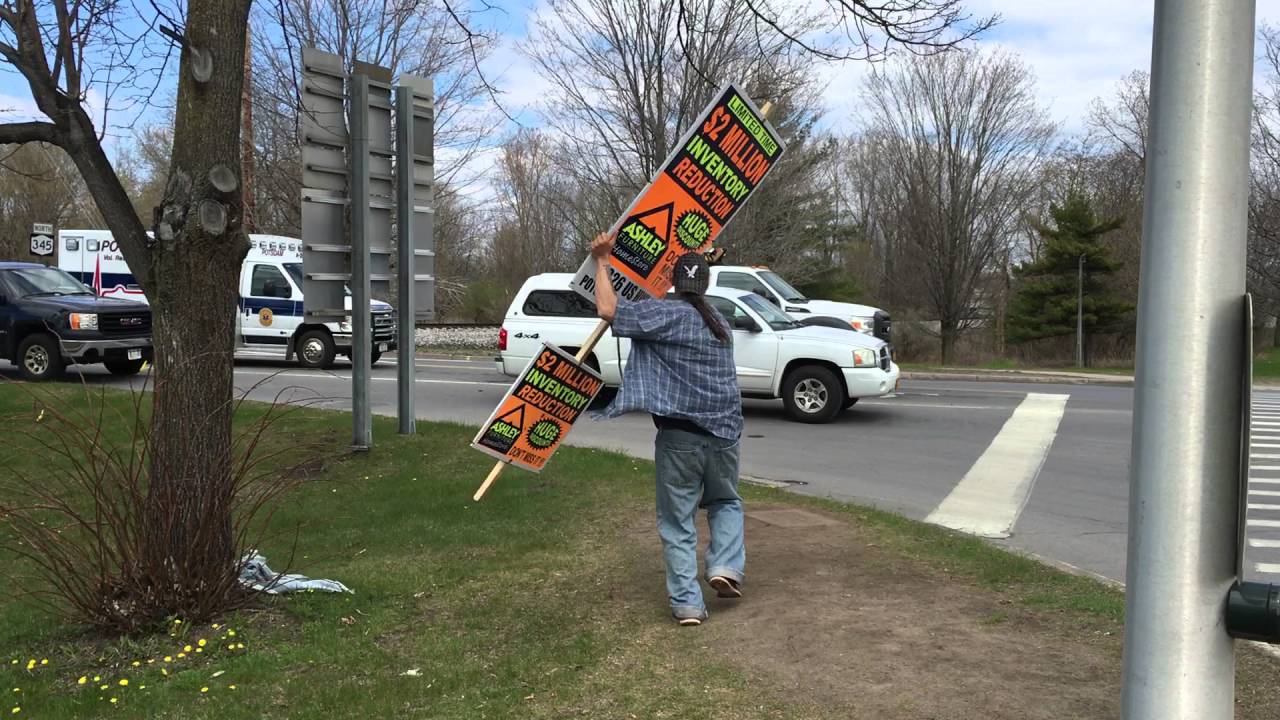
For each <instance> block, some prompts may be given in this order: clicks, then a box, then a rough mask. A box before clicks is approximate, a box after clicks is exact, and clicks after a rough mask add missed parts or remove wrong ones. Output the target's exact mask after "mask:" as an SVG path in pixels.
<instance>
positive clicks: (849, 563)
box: [587, 505, 1280, 720]
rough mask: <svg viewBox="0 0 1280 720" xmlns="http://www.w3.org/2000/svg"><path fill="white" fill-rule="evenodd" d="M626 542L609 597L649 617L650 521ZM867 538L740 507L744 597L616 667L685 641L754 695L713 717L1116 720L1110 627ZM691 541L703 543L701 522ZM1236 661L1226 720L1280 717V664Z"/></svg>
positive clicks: (844, 522)
mask: <svg viewBox="0 0 1280 720" xmlns="http://www.w3.org/2000/svg"><path fill="white" fill-rule="evenodd" d="M625 535H626V538H625V540H624V543H623V544H624V546H625V549H624V551H623V553H622V557H621V558H619V559H621V560H622V567H619V568H618V569H617V571H616V572H617V574H618V575H619V576H618V577H614V578H611V584H612V585H613V586H614V587H615V588H616V587H618V586H619V585H621V586H628V585H631V586H634V584H636V583H639V584H641V585H642V586H643V585H644V584H648V585H649V586H655V585H656V587H642V588H641V589H642V595H643V596H644V600H649V599H651V600H652V602H653V603H656V604H658V605H659V607H658V608H657V609H656V610H655V608H652V607H650V608H641V607H639V606H640V605H643V604H644V602H643V601H642V602H630V603H628V608H629V610H628V611H627V612H629V613H635V612H645V613H648V612H650V611H652V612H653V614H654V616H655V618H656V617H657V616H658V615H659V614H660V612H661V611H662V608H661V603H662V602H663V601H664V600H665V592H664V591H663V588H662V585H661V583H662V575H661V562H662V561H661V555H660V552H659V545H658V541H657V538H656V533H655V531H654V530H653V528H652V526H651V520H649V519H648V518H645V519H644V520H643V521H641V520H637V521H635V522H634V523H631V524H629V526H628V527H627V528H626V530H625ZM868 535H869V533H868V532H867V531H864V530H862V529H860V528H858V527H857V526H855V525H853V524H851V523H850V522H849V521H848V518H847V517H838V516H835V515H827V514H824V513H822V512H817V511H811V510H807V509H806V510H800V509H797V508H794V507H787V506H762V505H756V506H752V507H750V508H749V511H748V520H747V553H748V560H747V583H746V585H745V592H746V596H745V597H744V598H743V599H742V600H738V601H727V600H720V599H717V598H715V597H714V594H713V593H707V594H708V597H709V601H708V605H709V610H710V613H711V618H710V621H709V622H708V623H707V624H705V625H703V626H702V627H700V628H695V629H687V628H683V629H682V628H675V627H674V626H672V625H669V624H662V625H661V627H654V628H653V629H652V631H651V632H649V631H647V632H646V635H649V636H650V637H648V638H637V640H636V641H635V643H634V645H633V649H632V650H630V651H628V653H644V652H647V649H651V648H652V647H655V646H666V647H670V644H671V643H672V642H675V643H682V644H684V643H687V645H688V647H690V648H695V653H696V652H697V651H703V653H704V654H709V655H710V656H714V657H716V658H717V659H719V660H723V661H726V662H728V663H730V664H731V665H732V666H734V667H736V668H738V669H740V670H741V671H742V672H744V673H745V674H746V676H747V677H748V678H749V681H748V686H749V687H750V688H751V691H750V692H745V693H742V694H741V695H738V694H734V695H731V696H730V698H739V699H740V700H742V701H747V700H748V699H750V701H751V702H755V701H757V700H761V699H767V700H768V701H769V702H768V703H767V705H765V704H762V705H760V706H759V709H753V708H754V707H755V706H752V705H747V706H746V707H743V706H738V707H736V708H735V707H733V705H732V703H733V702H734V700H732V699H729V700H728V701H727V702H729V703H730V704H729V705H726V712H725V714H724V717H737V718H750V717H786V718H867V719H871V718H875V719H877V720H898V719H902V720H907V719H908V718H909V719H911V720H926V719H937V720H943V719H945V720H961V719H965V718H974V719H975V720H977V719H979V718H980V719H982V720H998V719H1004V718H1007V719H1008V720H1028V719H1038V718H1044V719H1045V720H1048V719H1053V720H1065V719H1067V718H1116V717H1119V698H1120V664H1121V646H1122V640H1121V637H1120V633H1119V630H1120V628H1118V627H1115V628H1110V629H1108V627H1109V626H1108V624H1107V622H1106V621H1099V622H1097V623H1092V622H1083V623H1082V622H1079V621H1073V620H1072V619H1071V616H1069V615H1068V614H1065V613H1056V612H1048V611H1044V610H1037V609H1031V608H1027V607H1024V606H1020V605H1015V604H1013V603H1012V602H1010V601H1009V600H1007V599H1005V598H1002V596H1001V595H1000V593H999V592H996V591H992V590H988V589H985V588H981V587H977V586H975V585H973V584H971V583H967V582H965V581H962V580H957V579H955V578H953V577H950V576H949V575H948V573H946V572H944V571H943V570H940V569H935V568H930V567H922V566H921V564H920V563H917V562H914V561H910V560H907V561H904V560H903V559H902V558H900V557H897V556H895V555H891V554H890V553H889V552H888V551H886V550H884V549H881V548H879V547H878V546H877V545H876V543H875V538H874V537H869V536H868ZM699 536H700V537H702V538H706V537H707V532H706V525H705V522H703V521H700V528H699ZM704 590H705V588H704ZM625 654H627V653H624V655H625ZM1238 655H1239V657H1240V658H1241V659H1240V670H1239V672H1238V676H1239V680H1240V684H1241V689H1240V691H1238V693H1237V696H1238V698H1239V701H1238V712H1237V717H1240V718H1249V719H1251V720H1252V719H1254V718H1257V719H1258V720H1262V719H1263V718H1266V719H1267V720H1273V719H1274V718H1275V717H1277V716H1278V715H1280V704H1278V703H1280V692H1278V690H1280V684H1277V683H1276V682H1275V680H1274V678H1275V677H1276V676H1277V671H1280V662H1277V661H1275V660H1274V659H1272V658H1270V657H1264V656H1262V655H1261V654H1260V653H1259V652H1257V651H1256V650H1253V649H1252V648H1246V647H1242V648H1241V651H1240V652H1239V653H1238ZM696 659H697V658H696V657H695V658H691V660H694V661H696ZM633 662H643V661H642V660H640V659H639V658H638V657H632V658H630V660H628V658H626V657H618V658H614V665H615V667H614V668H613V669H614V670H615V671H625V668H626V667H627V666H629V665H631V664H632V663H633ZM675 671H676V672H678V668H677V669H676V670H675ZM769 707H771V708H772V709H767V708H769ZM779 708H781V709H779ZM587 714H591V713H587Z"/></svg>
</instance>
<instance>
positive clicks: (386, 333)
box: [373, 312, 396, 341]
mask: <svg viewBox="0 0 1280 720" xmlns="http://www.w3.org/2000/svg"><path fill="white" fill-rule="evenodd" d="M395 336H396V314H395V313H393V312H384V313H374V314H373V339H375V340H379V341H386V340H392V339H395Z"/></svg>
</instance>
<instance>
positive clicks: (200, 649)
mask: <svg viewBox="0 0 1280 720" xmlns="http://www.w3.org/2000/svg"><path fill="white" fill-rule="evenodd" d="M196 652H198V653H202V652H204V648H196Z"/></svg>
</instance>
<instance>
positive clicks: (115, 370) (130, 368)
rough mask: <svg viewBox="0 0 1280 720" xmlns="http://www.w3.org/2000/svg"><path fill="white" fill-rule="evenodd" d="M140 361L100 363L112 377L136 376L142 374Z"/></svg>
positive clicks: (108, 361)
mask: <svg viewBox="0 0 1280 720" xmlns="http://www.w3.org/2000/svg"><path fill="white" fill-rule="evenodd" d="M142 363H143V361H142V360H107V361H106V362H104V363H102V364H103V365H105V366H106V367H107V372H109V373H111V374H112V375H137V374H138V373H140V372H142Z"/></svg>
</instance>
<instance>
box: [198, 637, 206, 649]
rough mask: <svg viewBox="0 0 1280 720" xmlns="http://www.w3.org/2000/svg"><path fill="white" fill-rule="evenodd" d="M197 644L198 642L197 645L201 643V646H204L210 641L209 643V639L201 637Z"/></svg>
mask: <svg viewBox="0 0 1280 720" xmlns="http://www.w3.org/2000/svg"><path fill="white" fill-rule="evenodd" d="M196 644H197V645H199V646H200V647H204V646H205V645H208V644H209V643H208V641H206V640H205V639H204V638H200V640H199V642H197V643H196Z"/></svg>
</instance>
